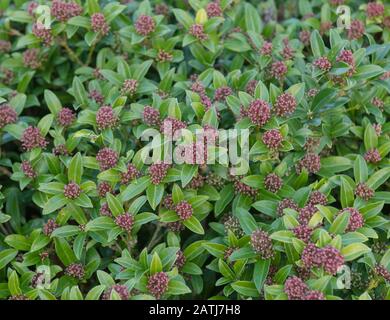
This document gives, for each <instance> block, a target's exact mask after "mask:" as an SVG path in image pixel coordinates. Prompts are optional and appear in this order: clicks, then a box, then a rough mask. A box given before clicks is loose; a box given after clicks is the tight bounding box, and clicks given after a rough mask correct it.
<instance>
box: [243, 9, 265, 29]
mask: <svg viewBox="0 0 390 320" xmlns="http://www.w3.org/2000/svg"><path fill="white" fill-rule="evenodd" d="M244 14H245V26H246V31H253V32H255V33H257V34H261V29H262V25H263V24H262V21H261V19H260V16H259V13H258V12H257V10H256V8H254V7H253V6H252V5H251V4H250V3H245V13H244Z"/></svg>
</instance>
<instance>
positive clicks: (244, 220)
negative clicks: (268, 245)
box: [237, 208, 258, 234]
mask: <svg viewBox="0 0 390 320" xmlns="http://www.w3.org/2000/svg"><path fill="white" fill-rule="evenodd" d="M237 218H238V219H239V221H240V225H241V227H242V230H244V232H245V233H246V234H252V232H253V231H255V230H257V229H258V226H257V223H256V220H255V218H254V217H253V216H252V215H251V214H250V213H249V212H248V211H247V210H245V209H243V208H238V209H237Z"/></svg>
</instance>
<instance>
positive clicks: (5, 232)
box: [0, 224, 9, 235]
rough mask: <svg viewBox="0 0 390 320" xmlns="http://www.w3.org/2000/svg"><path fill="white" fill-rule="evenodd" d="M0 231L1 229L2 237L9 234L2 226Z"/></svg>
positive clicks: (0, 225)
mask: <svg viewBox="0 0 390 320" xmlns="http://www.w3.org/2000/svg"><path fill="white" fill-rule="evenodd" d="M0 229H1V231H2V232H3V233H4V235H8V234H9V232H8V231H7V229H6V228H5V227H4V226H3V225H2V224H0Z"/></svg>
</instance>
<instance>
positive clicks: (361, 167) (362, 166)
mask: <svg viewBox="0 0 390 320" xmlns="http://www.w3.org/2000/svg"><path fill="white" fill-rule="evenodd" d="M353 173H354V177H355V181H356V183H360V182H365V181H366V180H367V178H368V168H367V164H366V161H365V160H364V158H363V157H362V156H360V155H358V156H356V159H355V162H354V166H353Z"/></svg>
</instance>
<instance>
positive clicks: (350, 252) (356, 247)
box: [341, 243, 371, 261]
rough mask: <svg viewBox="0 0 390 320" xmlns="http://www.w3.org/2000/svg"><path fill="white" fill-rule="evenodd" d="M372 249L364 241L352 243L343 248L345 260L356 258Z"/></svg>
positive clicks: (342, 252)
mask: <svg viewBox="0 0 390 320" xmlns="http://www.w3.org/2000/svg"><path fill="white" fill-rule="evenodd" d="M370 251H371V249H370V248H369V247H367V246H366V245H365V244H363V243H352V244H350V245H348V246H346V247H344V248H343V249H342V250H341V254H342V255H343V256H344V259H345V261H351V260H355V259H356V258H358V257H360V256H361V255H363V254H366V253H368V252H370Z"/></svg>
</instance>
